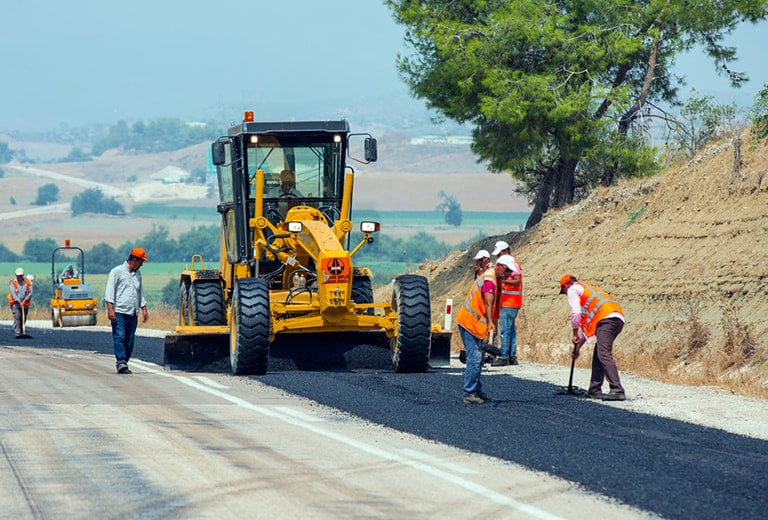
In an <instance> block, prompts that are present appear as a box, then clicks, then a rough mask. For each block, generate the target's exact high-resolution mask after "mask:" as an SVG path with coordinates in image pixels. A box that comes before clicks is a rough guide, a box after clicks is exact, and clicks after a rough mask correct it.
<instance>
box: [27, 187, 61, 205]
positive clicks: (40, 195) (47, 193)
mask: <svg viewBox="0 0 768 520" xmlns="http://www.w3.org/2000/svg"><path fill="white" fill-rule="evenodd" d="M57 200H59V187H58V186H56V185H55V184H43V185H42V186H40V187H39V188H37V198H36V199H35V201H34V202H33V203H32V204H34V205H35V206H47V205H48V204H50V203H51V202H56V201H57Z"/></svg>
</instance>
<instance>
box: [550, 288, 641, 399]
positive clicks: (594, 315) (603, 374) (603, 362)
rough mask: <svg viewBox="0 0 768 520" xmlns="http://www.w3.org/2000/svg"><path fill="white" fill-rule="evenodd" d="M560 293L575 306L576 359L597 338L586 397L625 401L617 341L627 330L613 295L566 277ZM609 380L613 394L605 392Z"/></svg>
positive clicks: (573, 325)
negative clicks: (615, 354)
mask: <svg viewBox="0 0 768 520" xmlns="http://www.w3.org/2000/svg"><path fill="white" fill-rule="evenodd" d="M560 294H565V295H566V297H567V298H568V304H569V305H570V307H571V328H572V329H573V337H572V339H571V341H572V342H573V353H572V354H571V356H572V357H573V358H574V359H576V358H578V357H579V351H580V349H581V347H582V345H584V343H585V342H587V341H591V340H592V338H596V339H597V343H596V345H595V350H594V352H593V354H592V376H591V378H590V381H589V390H588V391H587V393H586V395H585V397H588V398H591V399H602V400H603V401H624V400H625V399H626V395H625V393H624V387H623V386H621V380H620V378H619V370H618V368H617V367H616V362H615V361H614V360H613V342H614V341H615V340H616V336H618V335H619V333H620V332H621V330H622V329H623V328H624V313H623V312H622V310H621V307H619V304H618V303H616V300H615V299H614V298H613V296H611V295H610V294H608V293H606V292H605V291H602V290H601V289H599V288H597V287H594V286H592V285H589V284H586V283H584V282H579V281H578V280H577V279H576V277H575V276H573V275H570V274H566V275H563V276H562V277H561V278H560ZM605 379H607V380H608V384H609V385H610V392H609V393H607V394H604V393H603V389H602V388H603V381H604V380H605Z"/></svg>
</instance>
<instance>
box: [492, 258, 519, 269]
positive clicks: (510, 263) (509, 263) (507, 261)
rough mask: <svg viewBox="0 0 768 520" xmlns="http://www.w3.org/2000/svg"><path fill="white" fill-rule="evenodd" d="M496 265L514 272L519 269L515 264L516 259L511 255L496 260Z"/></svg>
mask: <svg viewBox="0 0 768 520" xmlns="http://www.w3.org/2000/svg"><path fill="white" fill-rule="evenodd" d="M496 263H497V264H501V265H503V266H504V267H506V268H507V269H509V270H510V271H514V270H515V269H517V264H515V259H514V258H513V257H511V256H510V255H501V256H500V257H498V258H497V259H496Z"/></svg>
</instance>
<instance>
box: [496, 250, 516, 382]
mask: <svg viewBox="0 0 768 520" xmlns="http://www.w3.org/2000/svg"><path fill="white" fill-rule="evenodd" d="M502 255H509V256H510V257H511V258H512V260H514V263H515V268H514V269H513V270H512V272H511V273H509V275H508V276H507V277H506V278H503V279H500V280H497V287H496V305H495V309H494V311H493V319H494V320H495V321H496V322H497V323H498V331H497V332H498V335H499V339H500V345H499V347H500V349H501V355H500V356H499V358H498V359H497V360H496V361H494V362H493V363H491V366H493V367H504V366H508V365H517V364H519V363H518V361H517V328H516V327H515V320H516V319H517V313H518V312H519V311H520V308H521V307H522V306H523V270H522V268H521V267H520V262H518V261H517V258H515V257H514V256H512V255H511V252H510V248H509V244H507V243H506V242H505V241H503V240H499V241H498V242H496V246H495V247H494V249H493V256H502Z"/></svg>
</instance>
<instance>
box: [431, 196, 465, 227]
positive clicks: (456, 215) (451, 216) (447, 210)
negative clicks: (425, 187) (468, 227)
mask: <svg viewBox="0 0 768 520" xmlns="http://www.w3.org/2000/svg"><path fill="white" fill-rule="evenodd" d="M437 195H438V196H439V197H440V198H442V199H443V202H441V203H440V204H438V205H437V207H436V208H435V209H436V210H437V211H440V212H442V213H444V214H445V223H446V224H450V225H451V226H456V227H459V226H461V221H462V219H463V218H464V214H463V212H462V211H461V204H460V203H459V201H458V200H456V197H454V196H453V195H448V194H447V193H445V192H444V191H443V190H440V191H439V192H438V194H437Z"/></svg>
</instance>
